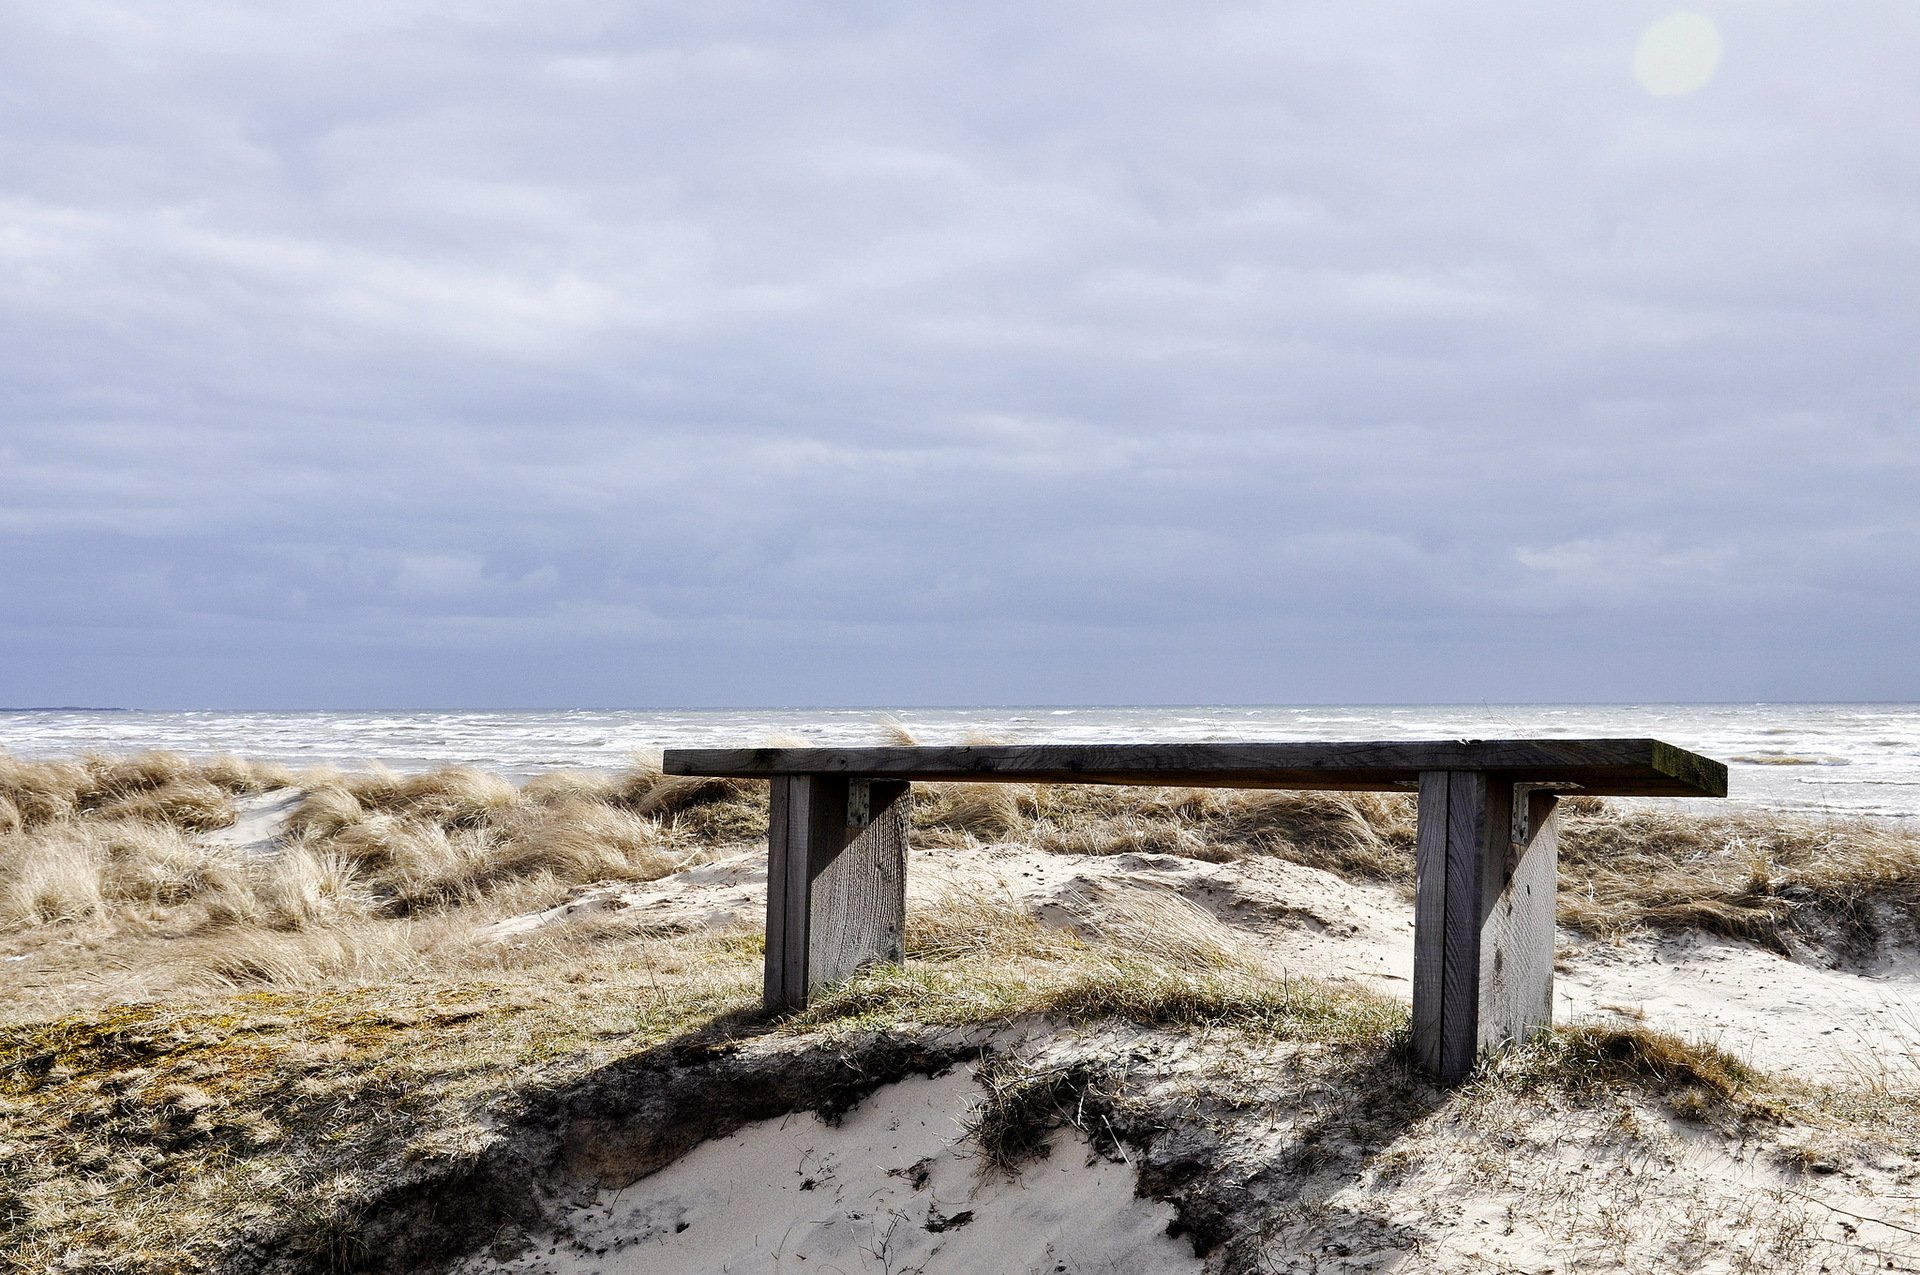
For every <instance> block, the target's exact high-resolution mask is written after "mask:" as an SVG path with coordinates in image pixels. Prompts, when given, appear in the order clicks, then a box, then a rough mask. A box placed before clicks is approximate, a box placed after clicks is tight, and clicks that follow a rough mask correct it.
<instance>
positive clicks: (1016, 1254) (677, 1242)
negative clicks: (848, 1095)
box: [463, 1070, 1204, 1275]
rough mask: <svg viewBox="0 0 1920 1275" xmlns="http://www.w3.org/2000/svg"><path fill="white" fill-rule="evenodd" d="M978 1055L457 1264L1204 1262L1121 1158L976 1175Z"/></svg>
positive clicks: (551, 1272)
mask: <svg viewBox="0 0 1920 1275" xmlns="http://www.w3.org/2000/svg"><path fill="white" fill-rule="evenodd" d="M979 1098H980V1093H979V1086H978V1085H977V1084H976V1083H975V1082H974V1080H973V1077H972V1075H971V1073H970V1072H969V1071H966V1070H955V1071H952V1072H949V1073H947V1074H946V1075H944V1076H941V1077H938V1078H933V1079H914V1080H907V1081H902V1082H900V1083H898V1084H895V1085H891V1086H888V1087H887V1088H885V1089H882V1090H881V1091H879V1092H878V1093H876V1094H875V1095H874V1096H873V1097H872V1098H871V1099H869V1100H868V1101H867V1102H866V1103H864V1104H862V1105H861V1106H860V1107H858V1108H856V1109H855V1110H853V1111H852V1112H850V1113H848V1114H847V1115H846V1116H844V1117H843V1118H841V1119H840V1120H838V1121H834V1122H828V1121H826V1120H823V1119H822V1118H821V1117H819V1116H817V1115H814V1114H810V1113H809V1114H796V1115H792V1116H788V1117H786V1118H784V1119H781V1120H775V1121H767V1122H764V1123H761V1124H756V1125H750V1126H748V1127H747V1128H745V1129H742V1130H741V1131H740V1132H738V1133H736V1134H733V1135H730V1136H727V1137H723V1138H717V1139H715V1140H713V1141H711V1142H707V1143H704V1144H702V1145H701V1146H699V1147H696V1148H695V1149H694V1150H693V1151H691V1152H689V1153H688V1154H687V1155H685V1156H683V1157H682V1158H681V1159H679V1160H677V1161H675V1162H674V1163H673V1164H671V1165H669V1166H667V1167H666V1168H664V1169H662V1170H660V1171H659V1172H658V1173H655V1174H653V1175H652V1176H650V1177H647V1178H643V1179H642V1180H641V1181H639V1182H637V1183H634V1184H632V1185H630V1186H627V1187H623V1188H620V1189H614V1190H604V1189H603V1190H596V1191H592V1192H591V1193H589V1194H587V1195H586V1196H584V1197H583V1198H581V1199H579V1200H578V1201H577V1202H576V1203H575V1204H574V1205H573V1207H572V1208H571V1209H570V1210H569V1211H568V1213H567V1216H566V1221H565V1224H564V1225H563V1226H562V1227H561V1228H558V1229H556V1231H555V1232H553V1233H552V1234H550V1235H549V1236H547V1237H545V1238H546V1240H547V1243H546V1244H545V1246H544V1247H542V1246H540V1245H536V1246H535V1247H534V1248H533V1249H532V1250H530V1251H528V1252H525V1253H522V1254H519V1255H516V1256H513V1257H504V1258H503V1257H493V1256H489V1257H483V1258H477V1259H475V1260H473V1261H471V1262H469V1263H468V1264H467V1265H466V1266H465V1267H464V1268H463V1269H464V1270H466V1271H471V1272H480V1271H513V1272H527V1273H528V1275H594V1273H596V1272H603V1271H604V1272H609V1273H610V1275H612V1273H615V1272H635V1273H638V1272H670V1271H687V1272H694V1271H702V1272H704V1271H716V1272H718V1271H796V1272H799V1271H829V1272H832V1271H848V1272H851V1271H863V1272H864V1271H872V1272H907V1271H923V1270H944V1271H982V1272H985V1271H994V1272H1002V1271H1004V1272H1024V1271H1048V1272H1059V1271H1130V1272H1140V1273H1141V1275H1160V1273H1163V1272H1164V1273H1165V1275H1180V1273H1181V1272H1199V1271H1201V1270H1202V1269H1204V1268H1203V1265H1202V1263H1201V1262H1200V1261H1199V1259H1197V1258H1195V1257H1194V1256H1193V1250H1192V1248H1191V1246H1189V1245H1187V1244H1184V1243H1181V1242H1179V1241H1177V1240H1175V1239H1173V1238H1171V1237H1169V1235H1168V1234H1167V1231H1168V1227H1169V1224H1170V1223H1171V1222H1172V1221H1173V1209H1172V1208H1171V1207H1170V1206H1169V1205H1166V1204H1162V1203H1158V1202H1155V1201H1146V1200H1137V1199H1135V1198H1134V1193H1133V1189H1134V1181H1133V1172H1132V1170H1131V1169H1130V1168H1129V1167H1128V1165H1127V1164H1126V1163H1125V1161H1124V1160H1121V1159H1112V1158H1106V1157H1102V1156H1098V1155H1095V1154H1093V1153H1092V1151H1091V1148H1090V1147H1089V1145H1088V1143H1087V1141H1086V1139H1084V1138H1073V1137H1063V1138H1062V1139H1061V1140H1060V1142H1061V1145H1060V1146H1059V1147H1058V1148H1057V1149H1056V1150H1055V1152H1054V1154H1053V1155H1051V1156H1050V1157H1048V1158H1047V1159H1045V1160H1043V1161H1042V1162H1040V1163H1038V1164H1036V1165H1033V1166H1032V1167H1030V1168H1029V1169H1027V1170H1026V1171H1025V1172H1023V1173H1022V1174H1020V1175H1019V1177H1017V1178H1012V1179H1009V1178H1007V1177H1005V1176H1004V1175H992V1176H987V1177H982V1176H981V1175H980V1173H979V1172H978V1168H979V1165H978V1160H977V1158H976V1157H975V1156H974V1155H973V1154H971V1153H970V1151H969V1150H968V1148H967V1147H966V1145H965V1144H964V1143H963V1142H962V1140H961V1128H960V1125H959V1123H958V1120H957V1116H958V1115H959V1114H960V1113H964V1112H966V1111H968V1110H970V1109H971V1108H973V1107H975V1106H976V1105H977V1104H978V1102H979Z"/></svg>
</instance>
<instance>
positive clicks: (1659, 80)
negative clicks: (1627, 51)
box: [1633, 11, 1720, 97]
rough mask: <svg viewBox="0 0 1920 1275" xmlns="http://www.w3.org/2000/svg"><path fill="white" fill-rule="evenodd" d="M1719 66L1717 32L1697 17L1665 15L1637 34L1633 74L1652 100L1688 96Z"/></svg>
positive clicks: (1702, 17)
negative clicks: (1638, 37)
mask: <svg viewBox="0 0 1920 1275" xmlns="http://www.w3.org/2000/svg"><path fill="white" fill-rule="evenodd" d="M1719 65H1720V28H1719V27H1716V26H1715V25H1714V24H1713V19H1712V18H1709V17H1707V16H1706V15H1705V14H1701V13H1688V12H1685V11H1682V12H1678V13H1669V14H1668V15H1667V16H1666V17H1664V18H1661V19H1660V20H1659V21H1657V22H1655V23H1654V24H1653V25H1652V26H1650V27H1648V28H1647V29H1646V30H1645V31H1644V32H1642V33H1641V36H1640V43H1639V45H1638V46H1637V47H1636V48H1635V49H1634V51H1633V74H1634V78H1635V79H1637V80H1639V81H1640V87H1641V88H1644V89H1645V90H1646V91H1647V92H1649V93H1651V94H1653V95H1654V96H1655V97H1677V96H1678V95H1680V94H1682V93H1691V92H1693V91H1694V90H1695V89H1697V88H1699V87H1700V86H1702V85H1703V84H1705V83H1706V82H1707V81H1708V80H1710V79H1712V78H1713V73H1714V70H1715V69H1716V68H1717V67H1718V66H1719Z"/></svg>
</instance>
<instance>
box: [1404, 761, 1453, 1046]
mask: <svg viewBox="0 0 1920 1275" xmlns="http://www.w3.org/2000/svg"><path fill="white" fill-rule="evenodd" d="M1451 782H1452V776H1451V774H1450V773H1449V772H1448V771H1444V770H1430V771H1427V772H1426V773H1425V774H1423V775H1421V776H1420V815H1419V823H1418V825H1417V829H1418V830H1417V832H1416V840H1415V844H1414V869H1413V871H1414V895H1413V1057H1414V1062H1415V1063H1416V1064H1417V1065H1418V1066H1419V1067H1420V1069H1421V1070H1422V1071H1425V1072H1426V1073H1428V1074H1429V1075H1435V1076H1437V1075H1439V1074H1440V1061H1441V1050H1440V1019H1441V1010H1442V1004H1443V1001H1442V997H1443V994H1444V991H1445V987H1444V984H1443V981H1442V979H1441V972H1442V970H1443V969H1444V966H1445V960H1446V943H1445V940H1446V933H1447V797H1448V794H1449V790H1450V787H1451Z"/></svg>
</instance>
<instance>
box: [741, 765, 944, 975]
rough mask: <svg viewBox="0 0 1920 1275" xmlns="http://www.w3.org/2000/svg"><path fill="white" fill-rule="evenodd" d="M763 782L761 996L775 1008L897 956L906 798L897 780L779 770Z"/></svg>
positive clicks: (903, 902) (903, 917)
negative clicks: (768, 789)
mask: <svg viewBox="0 0 1920 1275" xmlns="http://www.w3.org/2000/svg"><path fill="white" fill-rule="evenodd" d="M772 783H773V793H772V807H773V808H772V815H771V818H770V820H769V826H768V829H767V966H766V991H765V999H766V1006H767V1008H768V1009H769V1010H773V1011H778V1010H785V1009H798V1008H800V1007H801V1006H803V1005H805V1004H806V1003H807V1001H808V1000H809V999H810V998H811V997H812V995H813V993H814V992H815V991H817V990H819V989H820V988H823V987H827V986H831V985H832V984H834V983H839V982H844V981H845V980H846V979H848V978H850V977H852V976H853V974H854V973H855V972H857V971H858V970H859V969H860V968H861V967H862V966H865V965H870V964H872V963H873V962H875V961H898V960H900V959H901V957H902V956H903V955H904V953H905V936H906V923H907V812H908V808H909V804H910V797H909V795H908V786H907V785H906V784H905V783H902V782H899V781H896V780H877V779H875V780H866V779H847V778H844V777H842V776H838V775H780V776H776V777H775V778H774V779H773V781H772Z"/></svg>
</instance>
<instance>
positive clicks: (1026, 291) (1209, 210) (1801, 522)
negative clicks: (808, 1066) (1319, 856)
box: [0, 0, 1920, 708]
mask: <svg viewBox="0 0 1920 1275" xmlns="http://www.w3.org/2000/svg"><path fill="white" fill-rule="evenodd" d="M1916 66H1920V6H1916V5H1915V4H1914V3H1912V0H1897V2H1885V3H1875V2H1873V0H1862V2H1860V3H1849V4H1846V5H1820V4H1814V3H1811V2H1810V0H1738V2H1735V0H1724V2H1721V3H1703V4H1702V5H1701V6H1700V7H1699V8H1697V9H1695V10H1691V11H1686V12H1676V11H1674V10H1673V9H1671V8H1669V7H1668V6H1666V5H1663V4H1641V3H1634V2H1632V0H1566V2H1556V3H1552V4H1540V3H1528V4H1521V3H1515V2H1513V0H1507V2H1506V3H1498V4H1490V3H1477V2H1474V0H1455V2H1453V3H1448V4H1434V3H1431V0H1410V2H1407V3H1395V4H1386V3H1355V0H1285V2H1277V3H1208V2H1205V0H1184V2H1182V3H1178V4H1176V3H1170V2H1168V3H1160V4H1142V3H1128V2H1126V0H1098V2H1092V0H1090V2H1087V3H1034V2H1033V0H1023V2H1021V3H999V2H998V0H987V2H975V3H968V4H955V3H951V2H950V0H946V2H941V3H931V2H929V3H920V2H918V0H886V2H884V3H882V2H879V0H873V2H868V0H835V2H832V3H827V2H824V0H783V2H777V0H763V2H761V3H733V2H729V0H701V2H700V3H695V4H689V3H685V0H679V2H677V3H673V4H653V3H634V2H633V0H620V2H619V3H613V2H608V3H577V2H573V0H539V2H538V3H534V2H531V0H529V2H528V3H488V2H486V0H459V2H457V3H456V2H454V0H444V2H441V3H431V4H426V3H409V2H407V0H377V2H373V3H329V4H324V5H307V6H293V5H258V4H237V3H236V4H194V3H172V2H170V0H139V2H138V3H126V4H112V3H95V2H91V0H61V2H60V3H57V4H55V3H46V4H40V3H31V4H28V3H22V4H11V5H6V6H4V7H0V278H3V282H0V704H12V705H16V706H19V705H35V704H115V705H126V706H139V707H262V708H279V707H313V708H327V707H392V708H409V707H520V706H548V707H567V706H649V705H699V704H712V705H724V704H899V705H910V704H963V703H1056V704H1057V703H1200V702H1208V703H1220V702H1229V703H1235V702H1237V703H1295V702H1317V701H1359V702H1381V701H1478V700H1490V701H1496V702H1499V701H1517V700H1646V699H1653V700H1715V699H1740V700H1745V699H1915V698H1920V661H1917V660H1916V657H1915V651H1916V640H1915V630H1916V625H1917V624H1920V496H1917V495H1916V488H1917V487H1920V483H1917V481H1916V480H1920V359H1916V348H1917V347H1920V287H1917V286H1916V284H1920V132H1917V131H1916V124H1917V122H1920V73H1916V69H1915V68H1916Z"/></svg>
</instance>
